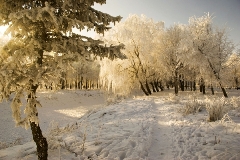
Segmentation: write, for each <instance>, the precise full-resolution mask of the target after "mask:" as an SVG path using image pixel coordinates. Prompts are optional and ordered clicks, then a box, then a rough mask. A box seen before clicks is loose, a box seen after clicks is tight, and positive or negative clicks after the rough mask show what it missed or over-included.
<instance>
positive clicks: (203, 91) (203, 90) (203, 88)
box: [202, 85, 206, 94]
mask: <svg viewBox="0 0 240 160" xmlns="http://www.w3.org/2000/svg"><path fill="white" fill-rule="evenodd" d="M202 93H203V94H206V92H205V85H203V86H202Z"/></svg>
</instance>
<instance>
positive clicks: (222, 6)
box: [0, 0, 240, 44]
mask: <svg viewBox="0 0 240 160" xmlns="http://www.w3.org/2000/svg"><path fill="white" fill-rule="evenodd" d="M94 8H96V9H97V10H100V11H102V12H105V13H108V14H110V15H112V16H118V15H120V16H122V17H123V19H122V21H124V20H125V19H126V18H127V17H128V15H129V14H137V15H141V14H144V15H146V16H147V17H149V18H152V19H153V20H154V21H164V22H165V26H166V27H168V26H170V25H172V24H174V23H182V24H187V23H188V19H189V17H192V16H197V17H200V16H203V15H204V14H205V13H208V12H209V13H210V15H213V16H214V23H215V24H216V25H218V26H219V27H228V28H229V38H230V39H231V40H233V42H234V43H235V44H240V20H239V19H240V0H107V3H106V4H103V5H95V6H94ZM1 28H2V27H0V34H1V32H3V31H2V30H1ZM88 35H89V36H93V33H88Z"/></svg>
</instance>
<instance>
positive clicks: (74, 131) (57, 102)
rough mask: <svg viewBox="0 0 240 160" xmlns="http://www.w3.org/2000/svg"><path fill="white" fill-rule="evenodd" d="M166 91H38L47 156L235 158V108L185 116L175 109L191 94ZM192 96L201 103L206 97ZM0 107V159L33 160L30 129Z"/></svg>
mask: <svg viewBox="0 0 240 160" xmlns="http://www.w3.org/2000/svg"><path fill="white" fill-rule="evenodd" d="M228 92H229V95H230V97H233V96H239V95H240V92H239V91H237V90H228ZM169 93H173V91H172V90H170V91H164V92H158V93H154V94H153V95H152V96H148V97H147V96H136V97H133V98H128V99H122V100H119V99H115V100H111V101H110V100H107V95H106V94H104V93H102V92H100V91H97V90H95V91H78V90H76V91H74V90H62V91H57V92H39V93H37V97H38V99H39V101H40V102H41V104H42V106H43V107H42V108H39V120H40V127H41V128H42V130H43V133H44V135H45V136H46V137H47V139H48V144H49V151H48V154H49V159H50V160H55V159H56V160H59V159H61V160H63V159H66V160H67V159H72V160H79V159H94V160H95V159H96V160H98V159H99V160H105V159H106V160H114V159H116V160H122V159H125V160H139V159H145V160H175V159H176V160H177V159H184V160H188V159H189V160H190V159H191V160H194V159H196V160H197V159H200V160H205V159H215V160H219V159H232V160H237V159H240V147H239V142H240V110H239V107H240V106H238V108H237V109H236V110H231V111H230V112H228V114H227V115H226V117H224V119H222V120H221V121H220V120H219V121H216V122H208V121H207V118H208V115H207V112H206V110H204V109H203V110H202V111H201V112H198V113H196V114H190V115H186V116H183V115H182V114H181V113H180V112H179V111H180V109H181V108H182V107H183V106H184V105H185V104H186V102H188V101H189V96H188V95H191V94H193V93H194V92H188V91H185V92H180V94H179V96H178V97H177V98H176V97H173V96H172V95H169ZM216 93H217V92H216ZM194 94H195V95H197V98H198V99H199V101H201V102H204V99H205V97H206V96H203V95H201V94H200V93H198V92H195V93H194ZM217 94H219V95H220V93H217ZM220 96H221V95H220ZM0 111H1V112H0V126H1V130H0V142H1V143H0V147H1V148H0V159H1V160H9V159H22V160H27V159H31V160H36V159H37V156H36V146H35V143H34V142H33V141H32V137H31V133H30V132H31V131H30V130H25V129H22V128H20V127H17V128H15V127H14V122H13V119H12V117H11V108H10V104H9V102H3V103H1V104H0ZM227 116H229V117H227ZM6 147H8V148H6Z"/></svg>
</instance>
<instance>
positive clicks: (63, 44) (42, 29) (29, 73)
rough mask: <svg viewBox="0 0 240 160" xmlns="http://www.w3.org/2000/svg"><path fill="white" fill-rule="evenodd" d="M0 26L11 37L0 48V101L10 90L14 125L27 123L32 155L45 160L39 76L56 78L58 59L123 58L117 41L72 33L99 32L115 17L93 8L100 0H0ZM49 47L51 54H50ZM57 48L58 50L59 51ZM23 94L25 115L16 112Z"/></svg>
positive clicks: (21, 103) (6, 97)
mask: <svg viewBox="0 0 240 160" xmlns="http://www.w3.org/2000/svg"><path fill="white" fill-rule="evenodd" d="M0 3H1V5H0V25H9V27H8V29H7V31H6V33H7V34H11V37H12V38H11V40H10V41H8V43H7V44H6V45H5V46H4V47H3V48H2V49H1V51H0V100H3V99H8V98H9V96H10V95H11V94H12V93H15V94H14V99H13V101H12V106H11V107H12V111H13V118H14V119H15V122H16V124H17V125H20V126H25V127H26V128H28V127H29V126H30V127H31V130H32V134H33V139H34V141H35V143H36V145H37V152H38V159H47V156H48V155H47V150H48V144H47V141H46V138H45V137H44V136H43V135H42V131H41V129H40V127H39V120H38V112H37V108H36V106H41V105H40V103H39V102H38V101H37V99H36V95H35V94H36V91H37V88H38V86H39V84H40V83H41V82H42V81H45V82H52V81H55V82H56V83H57V81H59V77H60V76H61V68H63V67H64V65H63V64H64V63H62V60H63V57H64V58H66V57H67V58H71V59H72V60H75V61H76V60H77V59H78V58H86V59H89V58H92V57H95V56H100V57H107V58H109V59H114V58H125V56H124V55H123V54H122V53H121V51H120V50H121V49H122V48H123V45H117V46H109V47H106V46H104V45H101V44H102V41H99V40H94V39H92V38H89V37H86V36H82V35H79V34H74V33H73V32H72V29H73V28H77V29H78V30H79V31H81V30H83V29H87V30H90V29H94V30H95V31H96V32H97V33H102V34H104V31H106V30H108V29H110V27H108V26H109V24H110V23H115V22H117V21H120V20H121V17H120V16H117V17H113V16H111V15H109V14H106V13H102V12H100V11H97V10H95V9H94V8H93V7H92V6H93V5H94V3H100V4H104V3H106V0H44V1H43V0H19V1H12V0H0ZM49 52H52V53H53V54H50V53H49ZM59 53H61V54H59ZM24 94H27V97H28V98H27V103H26V107H25V110H24V112H25V114H26V117H25V118H22V117H21V110H20V107H21V106H22V105H23V102H22V99H21V97H23V96H24Z"/></svg>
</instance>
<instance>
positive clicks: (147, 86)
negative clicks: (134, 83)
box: [146, 80, 152, 95]
mask: <svg viewBox="0 0 240 160" xmlns="http://www.w3.org/2000/svg"><path fill="white" fill-rule="evenodd" d="M146 88H147V91H148V93H149V94H150V95H151V94H152V92H151V90H150V87H149V85H148V82H147V80H146Z"/></svg>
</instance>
